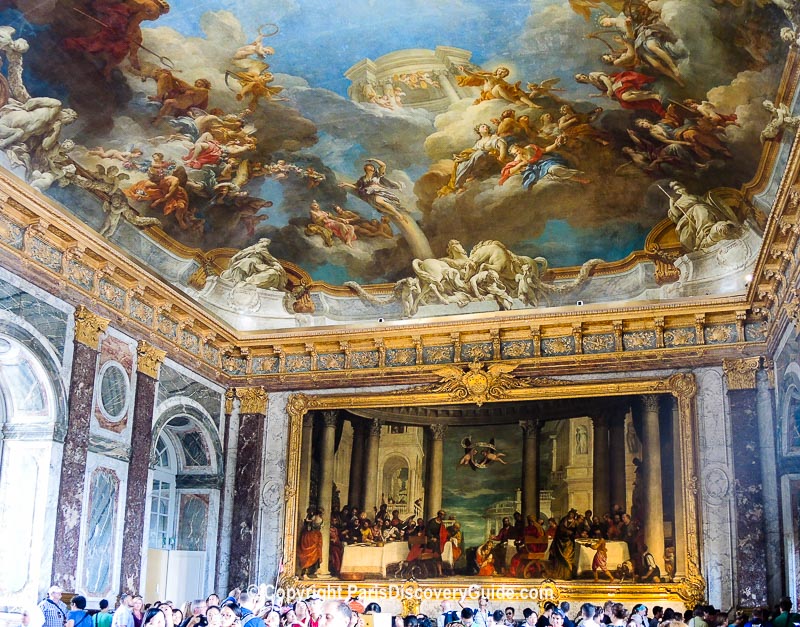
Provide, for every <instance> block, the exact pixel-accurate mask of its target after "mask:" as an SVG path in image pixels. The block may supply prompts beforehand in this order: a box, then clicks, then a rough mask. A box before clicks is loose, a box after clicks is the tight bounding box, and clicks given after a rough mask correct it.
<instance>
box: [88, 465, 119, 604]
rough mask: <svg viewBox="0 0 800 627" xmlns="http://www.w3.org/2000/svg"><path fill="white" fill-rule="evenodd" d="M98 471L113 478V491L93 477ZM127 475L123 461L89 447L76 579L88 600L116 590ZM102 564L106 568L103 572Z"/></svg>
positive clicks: (100, 597) (108, 596)
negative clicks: (114, 482) (114, 484)
mask: <svg viewBox="0 0 800 627" xmlns="http://www.w3.org/2000/svg"><path fill="white" fill-rule="evenodd" d="M102 475H104V476H105V477H106V478H107V479H108V480H109V481H112V482H113V481H116V486H115V492H113V493H112V492H111V491H110V490H109V489H108V487H109V486H108V485H107V484H103V483H99V482H97V481H96V478H97V477H98V476H102ZM127 477H128V464H127V462H125V461H122V460H119V459H116V458H114V457H108V456H105V455H102V454H99V453H96V452H93V451H91V450H90V451H89V454H88V456H87V459H86V486H85V488H84V501H83V523H82V526H81V529H82V531H81V544H80V552H79V553H78V569H77V570H78V576H77V582H78V589H79V590H81V591H82V593H83V594H84V595H85V596H86V598H87V600H88V601H89V602H90V603H94V602H97V601H99V600H100V599H103V598H107V599H110V598H111V597H112V596H113V595H115V594H117V593H118V588H119V578H120V563H121V561H122V532H123V527H124V524H125V490H126V489H127ZM106 564H107V565H108V566H109V568H108V570H107V572H105V573H104V572H103V569H104V568H105V565H106ZM100 587H102V589H95V588H100Z"/></svg>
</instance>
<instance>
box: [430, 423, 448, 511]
mask: <svg viewBox="0 0 800 627" xmlns="http://www.w3.org/2000/svg"><path fill="white" fill-rule="evenodd" d="M430 428H431V448H430V456H431V460H430V466H429V467H428V470H429V472H430V474H429V475H428V486H427V488H426V489H425V519H426V520H430V519H431V518H434V517H435V516H436V512H438V511H439V510H440V509H442V470H443V468H442V466H443V464H444V434H445V433H446V432H447V425H431V427H430Z"/></svg>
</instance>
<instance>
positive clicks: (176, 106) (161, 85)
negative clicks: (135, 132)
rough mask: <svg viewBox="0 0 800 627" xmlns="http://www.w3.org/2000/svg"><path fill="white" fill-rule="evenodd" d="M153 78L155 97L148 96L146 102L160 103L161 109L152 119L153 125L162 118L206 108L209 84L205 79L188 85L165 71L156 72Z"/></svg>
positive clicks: (168, 71) (199, 79) (209, 89)
mask: <svg viewBox="0 0 800 627" xmlns="http://www.w3.org/2000/svg"><path fill="white" fill-rule="evenodd" d="M154 78H155V80H156V84H157V91H156V95H155V96H149V97H148V100H150V101H152V102H159V103H161V108H160V109H159V110H158V114H157V115H156V117H155V118H154V119H153V124H155V123H156V122H158V121H159V120H160V119H161V118H163V117H164V116H173V117H177V116H182V115H186V114H187V113H188V112H189V110H191V109H206V108H207V107H208V97H209V93H210V92H211V82H210V81H208V80H207V79H205V78H198V79H197V80H196V81H194V84H192V85H190V84H189V83H187V82H186V81H184V80H181V79H179V78H177V77H175V76H174V75H173V74H172V72H171V71H170V70H165V69H159V70H156V72H155V75H154Z"/></svg>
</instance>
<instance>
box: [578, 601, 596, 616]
mask: <svg viewBox="0 0 800 627" xmlns="http://www.w3.org/2000/svg"><path fill="white" fill-rule="evenodd" d="M594 614H595V608H594V605H592V604H591V603H584V604H583V605H581V616H582V617H583V620H593V619H594Z"/></svg>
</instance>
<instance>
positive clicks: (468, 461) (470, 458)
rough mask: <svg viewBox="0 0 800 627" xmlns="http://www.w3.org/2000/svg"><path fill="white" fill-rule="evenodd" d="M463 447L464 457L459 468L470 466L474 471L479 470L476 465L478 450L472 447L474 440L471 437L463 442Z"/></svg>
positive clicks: (459, 463)
mask: <svg viewBox="0 0 800 627" xmlns="http://www.w3.org/2000/svg"><path fill="white" fill-rule="evenodd" d="M461 446H462V447H463V448H464V456H463V457H462V458H461V459H460V460H459V462H458V465H459V466H469V467H470V468H472V470H478V466H477V464H476V463H475V456H476V455H477V454H478V449H476V448H475V447H473V446H472V439H471V438H469V437H466V438H464V439H463V440H461Z"/></svg>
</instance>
